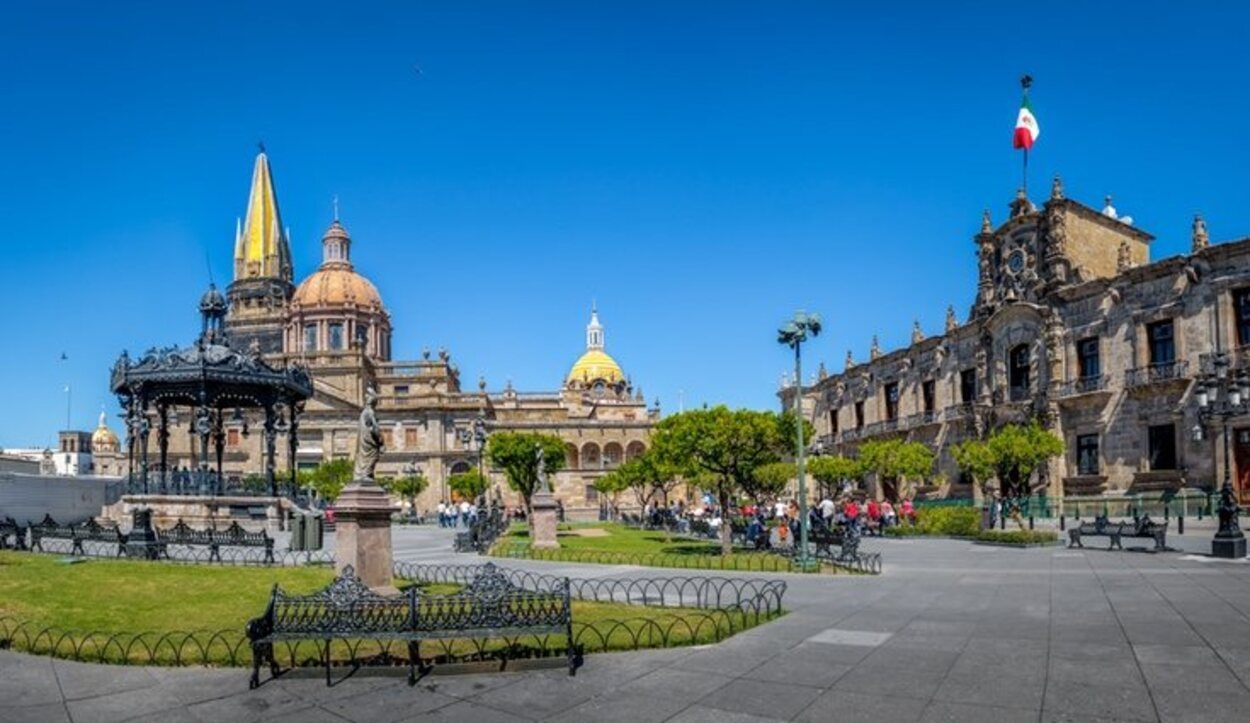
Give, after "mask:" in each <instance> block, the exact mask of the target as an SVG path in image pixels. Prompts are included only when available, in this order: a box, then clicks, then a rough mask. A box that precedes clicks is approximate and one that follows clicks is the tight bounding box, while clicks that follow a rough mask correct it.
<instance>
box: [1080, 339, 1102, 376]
mask: <svg viewBox="0 0 1250 723" xmlns="http://www.w3.org/2000/svg"><path fill="white" fill-rule="evenodd" d="M1076 356H1077V363H1078V364H1079V365H1080V367H1081V378H1082V379H1094V378H1096V377H1099V376H1101V375H1102V361H1101V359H1099V356H1098V337H1096V336H1095V337H1092V338H1089V339H1082V340H1080V341H1078V342H1077V343H1076Z"/></svg>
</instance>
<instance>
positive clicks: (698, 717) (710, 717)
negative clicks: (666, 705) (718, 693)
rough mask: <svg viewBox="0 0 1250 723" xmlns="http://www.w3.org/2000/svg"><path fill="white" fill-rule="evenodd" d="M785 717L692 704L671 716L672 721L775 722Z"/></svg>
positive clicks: (686, 722) (680, 722) (704, 722)
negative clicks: (734, 711)
mask: <svg viewBox="0 0 1250 723" xmlns="http://www.w3.org/2000/svg"><path fill="white" fill-rule="evenodd" d="M783 720H785V718H769V717H765V716H758V715H750V714H749V713H732V712H729V711H725V710H721V709H720V708H707V707H704V706H699V705H692V706H690V707H689V708H686V709H685V710H684V711H682V712H680V713H678V714H677V715H675V716H673V717H672V718H669V721H670V722H671V723H773V722H775V721H783Z"/></svg>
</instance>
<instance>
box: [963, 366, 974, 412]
mask: <svg viewBox="0 0 1250 723" xmlns="http://www.w3.org/2000/svg"><path fill="white" fill-rule="evenodd" d="M976 400H977V370H976V369H964V370H963V371H961V372H959V401H960V402H962V403H964V404H972V403H973V402H975V401H976Z"/></svg>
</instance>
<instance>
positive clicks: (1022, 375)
mask: <svg viewBox="0 0 1250 723" xmlns="http://www.w3.org/2000/svg"><path fill="white" fill-rule="evenodd" d="M1007 379H1008V383H1009V385H1010V387H1011V390H1010V391H1011V400H1012V401H1019V400H1021V399H1024V398H1025V397H1027V396H1028V394H1029V346H1028V344H1019V345H1016V346H1015V347H1012V349H1011V351H1010V352H1008V354H1007Z"/></svg>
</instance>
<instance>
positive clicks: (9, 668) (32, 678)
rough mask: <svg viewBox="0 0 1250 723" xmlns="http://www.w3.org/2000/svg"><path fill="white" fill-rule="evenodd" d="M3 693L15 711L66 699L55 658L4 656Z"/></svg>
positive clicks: (1, 670) (0, 671) (0, 684)
mask: <svg viewBox="0 0 1250 723" xmlns="http://www.w3.org/2000/svg"><path fill="white" fill-rule="evenodd" d="M0 693H3V697H0V700H3V702H4V705H6V706H12V707H15V708H17V707H27V706H34V705H44V704H48V703H55V704H58V705H59V704H61V702H62V701H63V700H64V699H63V697H62V696H61V687H60V686H59V685H58V684H57V680H56V673H55V672H54V670H53V668H52V659H51V658H40V657H36V656H27V655H18V654H6V655H4V656H3V657H0Z"/></svg>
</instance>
